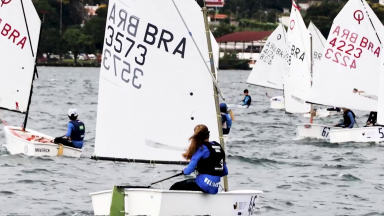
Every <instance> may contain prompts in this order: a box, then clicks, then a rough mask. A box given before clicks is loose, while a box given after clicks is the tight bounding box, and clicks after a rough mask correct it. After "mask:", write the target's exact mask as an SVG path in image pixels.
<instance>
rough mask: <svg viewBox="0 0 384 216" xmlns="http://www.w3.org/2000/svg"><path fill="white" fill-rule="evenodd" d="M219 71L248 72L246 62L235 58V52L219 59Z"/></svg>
mask: <svg viewBox="0 0 384 216" xmlns="http://www.w3.org/2000/svg"><path fill="white" fill-rule="evenodd" d="M219 69H224V70H227V69H240V70H249V69H250V68H249V64H248V60H242V59H239V58H238V57H237V53H236V52H228V53H225V54H224V56H223V57H222V58H220V64H219Z"/></svg>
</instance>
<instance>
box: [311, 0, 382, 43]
mask: <svg viewBox="0 0 384 216" xmlns="http://www.w3.org/2000/svg"><path fill="white" fill-rule="evenodd" d="M345 4H346V1H340V2H339V1H330V0H329V1H325V2H323V3H322V4H320V5H312V6H311V7H309V8H308V10H307V13H306V15H305V17H304V20H305V22H306V23H307V24H308V23H309V22H310V21H312V22H313V23H314V24H315V25H316V27H317V28H318V29H319V30H320V31H321V33H322V34H323V35H324V37H325V38H327V37H328V34H329V31H330V29H331V26H332V22H333V20H334V19H335V17H336V16H337V14H338V13H339V12H340V10H341V9H342V8H343V7H344V5H345ZM369 5H370V6H371V8H372V10H373V11H374V12H375V14H376V15H377V17H379V19H380V20H381V22H383V21H384V19H383V18H384V6H382V5H380V4H378V3H371V2H369Z"/></svg>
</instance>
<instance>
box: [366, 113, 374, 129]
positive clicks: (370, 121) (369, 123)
mask: <svg viewBox="0 0 384 216" xmlns="http://www.w3.org/2000/svg"><path fill="white" fill-rule="evenodd" d="M376 122H377V112H373V111H372V112H370V113H369V117H368V120H367V123H366V125H365V127H368V126H375V125H376Z"/></svg>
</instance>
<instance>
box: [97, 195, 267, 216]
mask: <svg viewBox="0 0 384 216" xmlns="http://www.w3.org/2000/svg"><path fill="white" fill-rule="evenodd" d="M262 193H263V192H262V191H257V190H238V191H231V192H220V193H218V194H216V195H211V194H204V193H202V192H194V191H170V190H157V189H135V188H130V189H125V190H124V195H125V196H124V204H125V210H124V211H125V215H150V216H164V215H170V216H171V215H210V216H237V215H252V214H253V212H255V211H256V210H257V203H258V201H259V196H260V195H261V194H262ZM90 196H91V198H92V205H93V210H94V214H95V215H109V212H110V206H111V202H112V190H109V191H101V192H96V193H91V194H90ZM250 212H251V213H250Z"/></svg>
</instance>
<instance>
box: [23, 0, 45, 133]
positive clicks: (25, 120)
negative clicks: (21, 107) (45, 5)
mask: <svg viewBox="0 0 384 216" xmlns="http://www.w3.org/2000/svg"><path fill="white" fill-rule="evenodd" d="M20 2H21V7H22V9H23V15H24V20H25V25H26V27H27V32H28V39H29V43H30V46H31V51H32V56H34V57H35V69H34V72H33V76H32V81H31V90H30V92H29V99H28V105H27V111H26V113H25V118H24V122H23V128H22V130H23V131H25V128H26V127H27V121H28V114H29V107H30V105H31V100H32V93H33V81H34V80H35V75H36V74H37V68H36V65H37V53H38V52H39V45H40V39H41V30H42V27H41V26H40V33H39V42H38V43H37V52H36V55H35V54H34V53H33V47H32V41H31V37H30V35H29V28H28V23H27V18H26V16H25V10H24V4H23V0H21V1H20ZM43 22H44V15H43Z"/></svg>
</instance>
